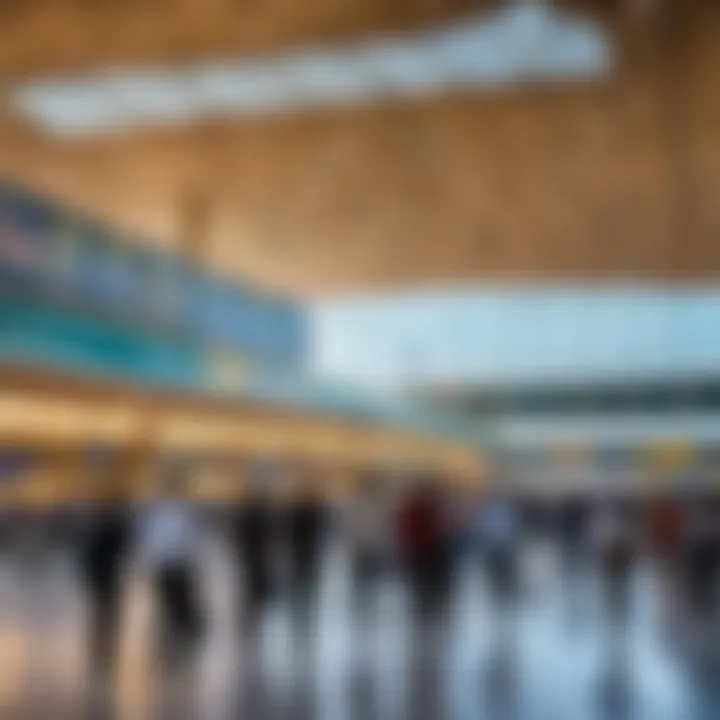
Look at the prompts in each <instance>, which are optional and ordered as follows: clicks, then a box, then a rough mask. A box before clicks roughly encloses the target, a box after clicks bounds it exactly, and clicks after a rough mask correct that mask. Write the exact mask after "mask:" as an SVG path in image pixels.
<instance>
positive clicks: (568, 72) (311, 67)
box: [10, 0, 612, 134]
mask: <svg viewBox="0 0 720 720" xmlns="http://www.w3.org/2000/svg"><path fill="white" fill-rule="evenodd" d="M611 64H612V52H611V46H610V41H609V39H608V37H607V34H606V32H605V31H604V30H603V29H602V28H601V27H600V26H599V25H598V24H597V23H595V22H593V21H590V20H587V19H582V20H580V19H577V18H575V17H573V16H571V15H568V14H567V13H564V12H561V11H559V10H556V9H553V8H550V7H549V6H548V5H546V4H545V2H543V1H542V0H518V1H517V2H516V3H514V4H511V5H510V6H507V7H505V8H503V9H502V10H501V11H499V12H497V13H495V14H491V15H485V16H483V17H482V18H480V19H476V20H472V21H469V22H468V21H466V22H464V23H461V24H458V25H455V26H453V27H447V28H444V29H441V30H435V31H430V32H427V33H425V34H422V35H415V36H408V37H402V38H396V39H382V40H377V41H374V42H367V43H364V44H362V45H355V46H351V47H344V48H338V49H335V50H332V49H326V50H315V51H306V52H303V53H296V54H292V55H284V56H280V57H277V58H273V59H268V60H265V61H254V62H251V61H248V62H235V63H222V64H205V65H200V66H195V67H191V68H186V69H184V70H172V69H154V70H146V71H143V72H135V73H131V72H124V73H113V74H105V75H98V76H96V77H88V78H81V79H67V80H58V81H46V82H31V83H27V84H24V85H21V86H19V87H16V88H15V89H14V90H11V96H10V101H11V104H12V105H13V106H14V107H15V108H16V110H17V111H19V112H20V113H21V114H23V115H24V116H26V117H28V118H30V119H31V120H33V121H34V122H36V123H38V124H39V125H40V126H42V127H44V128H45V129H47V130H50V131H53V132H58V133H68V134H73V133H81V134H87V133H100V132H108V131H112V130H119V129H123V128H126V127H131V126H137V125H146V124H157V123H177V122H188V121H194V120H202V119H206V118H212V117H218V116H219V117H227V116H242V115H252V114H268V113H276V112H283V111H289V110H296V109H303V108H318V107H319V108H322V107H332V106H346V105H354V104H360V103H372V102H377V101H379V100H382V99H386V98H387V97H388V96H397V97H408V96H418V95H423V94H428V93H433V92H438V91H442V90H447V89H453V88H462V87H465V88H467V87H470V88H482V87H491V86H497V85H506V84H516V83H527V82H559V81H564V80H580V79H594V78H598V77H603V76H605V75H607V74H608V72H609V71H610V68H611Z"/></svg>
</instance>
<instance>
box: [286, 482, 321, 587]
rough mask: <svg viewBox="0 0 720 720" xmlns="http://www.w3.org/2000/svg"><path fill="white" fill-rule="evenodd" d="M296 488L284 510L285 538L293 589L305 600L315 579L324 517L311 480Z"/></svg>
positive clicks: (317, 571)
mask: <svg viewBox="0 0 720 720" xmlns="http://www.w3.org/2000/svg"><path fill="white" fill-rule="evenodd" d="M298 490H299V492H298V493H297V494H296V496H295V498H294V500H293V502H292V503H291V505H290V507H289V508H288V510H287V540H288V544H289V555H290V567H291V581H292V589H293V593H294V594H295V595H296V597H297V598H298V599H300V600H307V599H309V596H310V595H312V593H313V592H314V590H315V586H316V584H317V580H318V575H319V570H320V560H321V554H322V541H323V534H324V533H323V530H324V527H325V519H326V517H325V508H324V506H323V503H322V501H321V499H320V497H319V493H318V492H317V489H316V488H315V487H314V484H313V483H311V482H307V481H306V482H304V483H302V484H301V486H300V487H299V488H298Z"/></svg>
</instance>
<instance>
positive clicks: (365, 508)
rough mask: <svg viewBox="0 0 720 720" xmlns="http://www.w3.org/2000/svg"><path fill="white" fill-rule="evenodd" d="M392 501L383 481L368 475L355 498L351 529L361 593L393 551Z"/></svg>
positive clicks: (348, 520)
mask: <svg viewBox="0 0 720 720" xmlns="http://www.w3.org/2000/svg"><path fill="white" fill-rule="evenodd" d="M388 513H389V503H388V500H387V497H386V493H385V489H384V488H383V485H382V481H381V480H380V478H379V477H378V476H376V475H368V476H366V477H364V478H363V479H362V481H361V484H360V488H359V490H358V492H357V493H356V494H355V497H354V498H353V499H352V501H351V503H350V506H349V508H348V513H347V529H348V535H349V539H350V544H351V552H352V557H353V575H354V579H355V584H356V586H357V589H358V591H359V593H360V595H361V596H363V595H364V592H365V590H366V589H367V587H368V586H369V585H371V584H372V583H373V581H374V580H376V579H377V577H378V576H379V575H380V573H381V572H382V570H383V568H384V566H385V564H386V562H387V559H388V555H389V551H390V527H389V517H388Z"/></svg>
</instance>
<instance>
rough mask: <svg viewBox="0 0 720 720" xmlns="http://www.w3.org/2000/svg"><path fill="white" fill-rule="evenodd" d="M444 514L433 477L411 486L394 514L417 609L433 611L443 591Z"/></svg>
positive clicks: (445, 529) (445, 534) (445, 537)
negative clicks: (413, 486)
mask: <svg viewBox="0 0 720 720" xmlns="http://www.w3.org/2000/svg"><path fill="white" fill-rule="evenodd" d="M445 520H446V514H445V508H444V506H443V504H442V496H441V493H440V491H439V489H438V487H437V485H436V483H435V481H434V479H433V478H429V477H426V478H424V479H423V480H421V481H420V483H418V485H417V486H416V487H415V488H413V489H411V490H410V491H409V493H408V494H407V496H406V497H405V499H404V501H403V502H402V503H401V505H400V508H399V510H398V517H397V532H398V544H399V549H400V555H401V558H402V560H403V562H404V564H405V567H406V570H407V573H408V576H409V580H410V584H411V587H412V590H413V596H414V599H415V605H416V609H417V610H419V611H421V612H423V613H424V612H427V611H432V610H434V609H435V608H436V607H437V604H438V601H440V600H441V599H442V595H443V592H442V591H443V574H444V573H443V569H444V563H445V561H446V557H445V551H446V548H447V545H446V540H447V528H446V525H445Z"/></svg>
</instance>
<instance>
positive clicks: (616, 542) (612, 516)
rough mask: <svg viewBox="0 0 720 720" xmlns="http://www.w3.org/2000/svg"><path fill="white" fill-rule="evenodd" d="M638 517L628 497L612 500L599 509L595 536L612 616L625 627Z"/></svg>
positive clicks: (617, 625) (595, 520)
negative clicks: (626, 498) (627, 499)
mask: <svg viewBox="0 0 720 720" xmlns="http://www.w3.org/2000/svg"><path fill="white" fill-rule="evenodd" d="M635 520H636V517H635V514H634V513H633V510H632V506H631V505H630V503H629V501H626V500H618V499H616V500H609V501H607V502H605V503H604V504H603V505H601V506H600V507H599V508H598V510H597V511H596V514H595V518H594V527H593V531H594V537H595V541H596V544H597V547H598V550H599V553H600V565H601V570H602V575H603V581H604V585H605V590H606V599H607V610H608V617H609V620H610V622H611V623H612V625H613V627H615V628H622V627H624V622H625V620H626V618H627V613H628V609H629V601H630V598H629V593H630V579H631V575H632V567H633V560H634V557H635V552H636V550H637V545H638V538H637V531H636V523H635Z"/></svg>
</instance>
